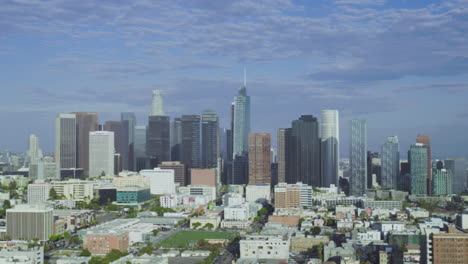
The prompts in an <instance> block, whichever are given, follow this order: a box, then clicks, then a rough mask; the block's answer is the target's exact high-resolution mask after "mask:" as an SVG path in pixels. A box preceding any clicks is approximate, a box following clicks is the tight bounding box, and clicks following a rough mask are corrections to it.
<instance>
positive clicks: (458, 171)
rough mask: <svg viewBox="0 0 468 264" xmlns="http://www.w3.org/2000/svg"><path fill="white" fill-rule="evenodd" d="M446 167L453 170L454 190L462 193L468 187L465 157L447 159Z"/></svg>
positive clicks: (455, 192)
mask: <svg viewBox="0 0 468 264" xmlns="http://www.w3.org/2000/svg"><path fill="white" fill-rule="evenodd" d="M444 165H445V168H446V169H447V170H449V171H451V172H452V177H453V180H452V191H453V193H454V194H460V193H462V192H463V191H465V190H466V189H467V174H466V169H467V166H466V165H467V163H466V159H465V158H459V159H447V160H445V162H444Z"/></svg>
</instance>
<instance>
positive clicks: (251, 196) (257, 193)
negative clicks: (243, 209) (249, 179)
mask: <svg viewBox="0 0 468 264" xmlns="http://www.w3.org/2000/svg"><path fill="white" fill-rule="evenodd" d="M245 192H246V195H245V200H246V201H247V202H252V203H254V202H256V201H257V200H267V201H270V200H271V187H270V184H249V185H247V187H245Z"/></svg>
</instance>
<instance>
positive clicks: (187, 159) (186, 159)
mask: <svg viewBox="0 0 468 264" xmlns="http://www.w3.org/2000/svg"><path fill="white" fill-rule="evenodd" d="M200 119H201V118H200V116H199V115H183V116H182V117H181V122H182V123H181V125H182V147H181V161H182V163H183V164H184V165H185V167H186V169H187V170H188V171H190V169H191V168H201V142H200V141H201V135H200Z"/></svg>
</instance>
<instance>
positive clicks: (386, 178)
mask: <svg viewBox="0 0 468 264" xmlns="http://www.w3.org/2000/svg"><path fill="white" fill-rule="evenodd" d="M381 149H382V150H381V155H380V156H381V159H382V166H381V176H382V187H389V188H393V189H396V188H397V182H398V177H399V175H400V144H399V143H398V137H397V136H392V137H388V138H387V141H386V142H385V143H384V144H382V148H381Z"/></svg>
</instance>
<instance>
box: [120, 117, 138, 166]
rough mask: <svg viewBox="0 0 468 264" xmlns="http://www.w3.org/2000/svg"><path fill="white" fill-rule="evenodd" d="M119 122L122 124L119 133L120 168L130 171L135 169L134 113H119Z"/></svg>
mask: <svg viewBox="0 0 468 264" xmlns="http://www.w3.org/2000/svg"><path fill="white" fill-rule="evenodd" d="M120 123H121V124H122V130H121V133H120V148H121V153H120V154H121V159H122V169H124V170H130V171H132V170H134V169H135V168H134V165H135V156H134V149H133V148H134V141H135V126H136V123H137V121H136V116H135V113H132V112H124V113H121V114H120Z"/></svg>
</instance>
